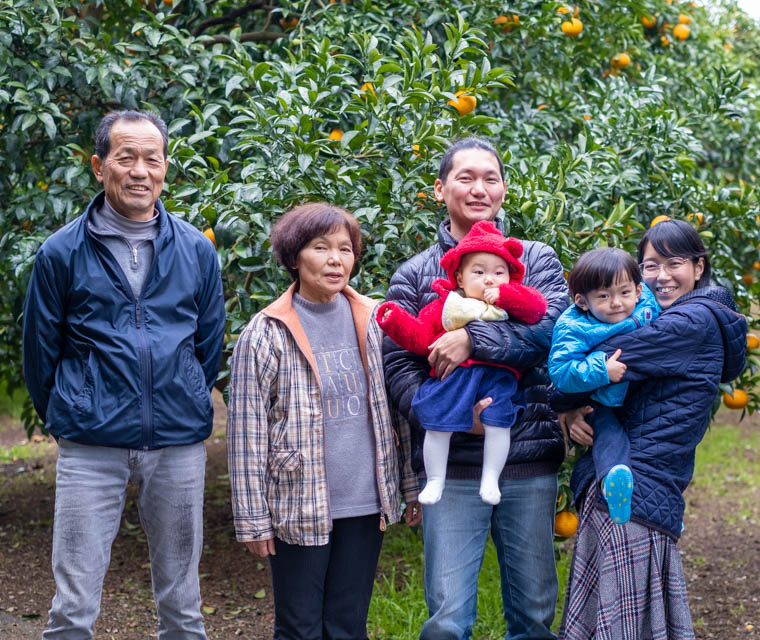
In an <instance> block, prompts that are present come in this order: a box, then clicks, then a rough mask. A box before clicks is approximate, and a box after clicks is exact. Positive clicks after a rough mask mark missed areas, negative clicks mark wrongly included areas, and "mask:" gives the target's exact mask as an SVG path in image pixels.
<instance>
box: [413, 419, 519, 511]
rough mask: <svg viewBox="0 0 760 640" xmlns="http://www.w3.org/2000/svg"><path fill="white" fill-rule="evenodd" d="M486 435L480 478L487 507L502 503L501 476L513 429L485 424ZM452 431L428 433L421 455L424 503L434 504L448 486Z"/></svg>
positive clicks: (421, 499)
mask: <svg viewBox="0 0 760 640" xmlns="http://www.w3.org/2000/svg"><path fill="white" fill-rule="evenodd" d="M483 427H484V429H485V432H486V435H485V442H484V444H483V472H482V475H481V478H480V497H481V498H482V499H483V502H487V503H488V504H499V501H500V500H501V492H500V491H499V475H500V474H501V470H502V469H503V468H504V465H505V464H506V462H507V456H508V455H509V444H510V436H511V431H512V430H511V429H509V428H504V427H491V426H489V425H483ZM450 440H451V432H450V431H426V432H425V443H424V444H423V446H422V455H423V459H424V461H425V475H426V476H427V484H426V485H425V488H424V489H423V491H422V492H421V493H420V495H419V501H420V502H421V503H422V504H435V503H436V502H438V501H439V500H440V499H441V494H442V493H443V487H444V486H445V484H446V463H447V460H448V457H449V441H450Z"/></svg>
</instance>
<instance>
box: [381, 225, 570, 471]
mask: <svg viewBox="0 0 760 640" xmlns="http://www.w3.org/2000/svg"><path fill="white" fill-rule="evenodd" d="M495 224H496V225H497V227H499V229H501V230H503V227H502V225H501V223H500V221H498V220H496V221H495ZM456 244H457V242H456V240H455V239H454V238H453V237H452V235H451V234H450V233H449V221H448V220H445V221H444V222H442V223H441V225H440V226H439V229H438V242H437V243H436V244H434V245H433V246H431V247H429V248H428V249H426V250H425V251H423V252H421V253H418V254H417V255H416V256H414V257H413V258H411V259H409V260H407V261H406V262H405V263H403V264H402V265H401V266H400V267H399V268H398V270H397V271H396V273H395V274H394V275H393V277H392V278H391V283H390V287H389V289H388V300H391V301H393V302H396V303H398V304H399V305H400V306H401V307H403V308H404V309H406V310H407V311H409V312H410V313H411V314H413V315H415V316H416V315H418V313H419V311H420V309H422V307H424V306H425V305H427V304H429V303H430V302H432V301H433V300H434V299H435V298H437V297H438V294H437V293H435V292H434V291H433V289H432V287H431V285H432V282H433V281H434V280H435V279H437V278H446V277H447V275H446V273H445V272H444V270H443V268H442V267H441V265H440V260H441V257H443V254H444V253H446V251H448V250H449V249H451V248H452V247H454V246H456ZM523 247H524V252H523V256H522V262H523V264H524V265H525V279H524V280H523V284H525V285H527V286H531V287H535V288H536V289H538V290H539V291H540V292H541V294H542V295H543V296H544V297H545V298H546V300H547V303H548V309H547V312H546V315H545V316H544V317H543V319H542V320H541V321H539V322H538V323H537V324H533V325H526V324H523V323H519V322H514V321H507V322H481V321H476V322H470V323H469V324H468V325H467V326H466V327H465V330H466V331H467V333H468V334H469V336H470V341H471V342H472V354H471V357H472V358H473V359H475V360H480V361H483V362H498V363H502V364H506V365H509V366H511V367H513V368H515V369H520V370H522V371H523V373H524V375H523V377H522V379H521V381H520V388H521V389H522V391H523V392H524V394H525V401H526V409H525V411H524V412H523V415H522V417H521V419H520V420H519V421H518V423H517V424H516V425H515V426H514V427H513V428H512V445H511V447H510V450H509V460H508V461H507V465H506V467H505V469H504V473H503V476H505V477H512V478H525V477H535V476H539V475H545V474H549V473H555V472H556V471H557V469H558V468H559V465H560V464H561V463H562V460H563V458H564V455H565V445H564V441H563V439H562V432H561V430H560V428H559V425H558V424H557V418H556V415H555V413H554V412H553V411H552V410H551V408H550V407H549V404H548V394H547V392H548V386H549V376H548V374H547V370H546V357H547V355H548V353H549V347H550V346H551V336H552V329H553V328H554V323H555V322H556V321H557V318H558V317H559V315H560V314H561V313H562V311H564V310H565V308H566V307H567V306H568V304H569V300H568V296H567V286H566V284H565V279H564V277H563V273H562V265H561V264H560V262H559V260H558V258H557V255H556V253H555V252H554V250H553V249H552V248H551V247H549V246H547V245H545V244H542V243H540V242H530V241H524V242H523ZM383 364H384V367H385V379H386V384H387V386H388V394H389V399H390V401H391V404H392V405H393V408H394V409H395V410H397V411H398V412H399V413H400V414H401V416H402V417H403V418H405V419H406V420H407V421H408V422H409V424H410V427H411V452H410V454H411V463H412V467H413V468H414V470H415V471H418V472H419V471H421V470H422V469H423V462H422V440H423V434H424V431H423V430H422V428H421V427H420V426H419V423H418V422H417V420H416V418H415V417H414V414H413V412H412V411H411V403H412V398H413V397H414V394H415V392H416V391H417V388H418V387H419V386H420V385H421V384H422V383H423V382H424V381H425V380H426V379H427V378H428V376H429V375H430V365H429V364H428V363H427V360H426V359H425V358H424V357H420V356H415V355H413V354H411V353H409V352H408V351H406V350H404V349H402V348H401V347H399V346H398V345H397V344H396V343H394V342H393V341H392V340H391V339H390V338H388V337H386V338H385V339H384V341H383ZM482 462H483V437H482V436H474V435H471V434H467V433H455V434H453V436H452V438H451V445H450V448H449V461H448V468H447V475H448V477H450V478H473V479H476V478H480V472H481V466H482Z"/></svg>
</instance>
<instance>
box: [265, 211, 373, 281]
mask: <svg viewBox="0 0 760 640" xmlns="http://www.w3.org/2000/svg"><path fill="white" fill-rule="evenodd" d="M341 228H343V229H345V230H346V231H348V235H349V236H350V237H351V249H352V250H353V253H354V258H355V259H356V261H357V263H358V260H359V254H361V251H362V231H361V227H360V226H359V222H358V221H357V220H356V218H354V216H353V214H352V213H351V212H350V211H348V210H347V209H344V208H342V207H338V206H335V205H333V204H329V203H328V202H307V203H306V204H301V205H298V206H297V207H295V208H293V209H291V210H290V211H288V212H287V213H285V214H284V215H283V216H282V218H280V219H279V220H278V221H277V222H276V223H275V225H274V226H273V227H272V234H271V235H270V237H269V242H270V244H271V245H272V251H274V256H275V258H277V262H279V263H280V265H281V266H283V267H285V269H287V270H288V273H289V274H290V277H291V278H293V280H298V269H296V268H295V267H296V261H297V260H298V254H299V253H300V252H301V249H303V248H304V247H305V246H306V245H307V244H309V242H311V241H312V240H313V239H314V238H316V237H317V236H323V235H327V234H328V233H333V232H335V231H337V230H338V229H341Z"/></svg>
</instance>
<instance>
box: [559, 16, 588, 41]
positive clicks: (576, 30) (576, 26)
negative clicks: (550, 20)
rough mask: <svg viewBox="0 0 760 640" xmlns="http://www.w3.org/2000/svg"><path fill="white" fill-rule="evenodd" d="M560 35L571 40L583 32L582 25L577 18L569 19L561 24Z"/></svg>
mask: <svg viewBox="0 0 760 640" xmlns="http://www.w3.org/2000/svg"><path fill="white" fill-rule="evenodd" d="M561 27H562V33H564V34H565V35H566V36H570V37H571V38H575V37H576V36H579V35H580V34H581V31H583V23H582V22H581V21H580V20H578V18H571V19H570V20H564V21H563V22H562V25H561Z"/></svg>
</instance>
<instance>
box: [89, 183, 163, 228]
mask: <svg viewBox="0 0 760 640" xmlns="http://www.w3.org/2000/svg"><path fill="white" fill-rule="evenodd" d="M105 200H106V192H105V191H101V192H100V193H99V194H97V195H96V196H95V197H94V198H93V199H92V200H91V201H90V204H88V205H87V209H85V212H84V214H83V218H84V222H85V227H87V226H88V225H89V223H90V222H91V219H90V216H91V215H92V211H94V210H98V209H100V208H101V207H102V206H103V204H104V202H105ZM156 209H157V210H158V235H159V236H160V235H161V234H163V233H164V231H165V230H166V225H167V224H169V214H168V213H167V211H166V208H165V207H164V203H163V202H161V198H159V199H158V200H156Z"/></svg>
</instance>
